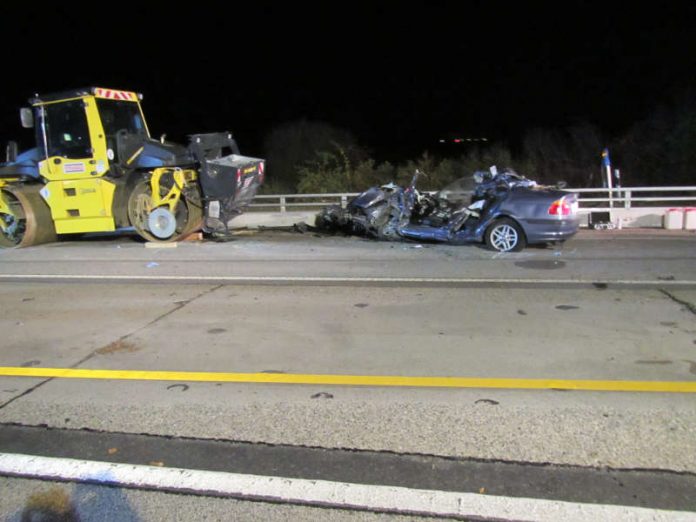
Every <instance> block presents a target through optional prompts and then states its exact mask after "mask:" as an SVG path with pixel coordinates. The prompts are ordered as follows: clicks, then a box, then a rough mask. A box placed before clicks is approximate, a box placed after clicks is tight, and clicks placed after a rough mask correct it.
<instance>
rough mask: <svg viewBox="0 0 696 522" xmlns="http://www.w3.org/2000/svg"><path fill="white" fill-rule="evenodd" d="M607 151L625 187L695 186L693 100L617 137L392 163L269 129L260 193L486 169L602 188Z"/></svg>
mask: <svg viewBox="0 0 696 522" xmlns="http://www.w3.org/2000/svg"><path fill="white" fill-rule="evenodd" d="M605 147H608V148H609V150H610V155H611V159H612V166H613V167H614V168H619V169H620V170H621V178H622V182H623V185H624V186H641V185H644V186H658V185H693V184H694V183H695V182H696V176H694V174H693V172H694V168H695V166H696V100H695V98H694V96H692V95H691V96H690V95H683V96H681V97H680V98H679V99H675V100H674V101H672V102H670V103H665V104H662V105H660V106H659V107H657V108H656V109H655V110H654V111H653V112H652V113H651V114H650V115H649V116H648V117H646V118H644V119H643V120H641V121H638V122H637V123H635V124H634V125H633V126H631V127H630V128H629V129H628V130H626V131H624V132H623V133H622V134H620V135H619V136H617V137H612V138H610V137H607V136H606V135H604V134H603V133H602V132H601V131H600V130H599V129H598V128H597V127H596V126H594V125H592V124H591V123H587V122H582V123H579V124H576V125H573V126H570V127H567V128H562V129H531V130H529V131H527V132H526V133H525V135H524V136H523V138H522V140H521V142H520V144H519V145H518V146H517V147H516V148H515V149H514V150H513V149H512V148H511V147H509V146H508V145H507V144H502V143H490V144H486V145H482V144H480V143H478V144H475V145H469V146H468V148H466V149H465V150H464V151H463V152H462V153H461V154H459V155H456V156H452V155H447V156H445V155H442V154H437V153H432V152H423V153H421V154H420V156H418V157H417V158H410V159H409V158H399V159H398V161H396V162H395V163H390V162H377V161H375V160H374V159H373V158H372V157H371V155H370V153H369V151H368V149H366V148H365V147H364V145H363V144H361V143H359V142H358V140H357V139H356V138H355V136H353V135H352V134H351V133H350V132H349V131H347V130H344V129H339V128H337V127H334V126H332V125H330V124H327V123H322V122H310V121H298V122H291V123H287V124H285V125H282V126H280V127H278V128H276V129H274V130H273V131H272V132H271V133H270V134H269V135H268V136H267V138H266V140H265V154H266V158H267V160H268V178H267V180H268V181H267V184H266V186H265V188H264V192H265V193H269V194H270V193H330V192H357V191H360V190H364V189H365V188H367V187H368V186H370V185H374V184H381V183H386V182H388V181H392V180H395V181H396V182H400V183H403V182H405V181H406V180H408V179H410V176H411V175H412V174H413V171H414V170H415V169H416V168H419V169H420V170H422V171H424V172H426V173H427V175H428V177H427V178H426V179H424V180H423V182H422V185H423V186H422V187H421V188H423V189H437V188H439V187H442V186H443V185H445V184H447V183H449V182H450V181H453V180H455V179H457V178H460V177H462V176H468V175H471V174H472V173H473V172H474V171H476V170H481V169H486V168H488V167H490V166H491V165H496V166H497V167H499V168H503V167H509V168H512V169H514V170H515V171H517V172H518V173H520V174H523V175H525V176H527V177H529V178H531V179H534V180H536V181H538V182H540V183H555V182H557V181H565V182H567V183H568V185H569V186H570V187H577V188H580V187H601V186H602V183H603V177H602V169H601V153H602V150H603V149H604V148H605Z"/></svg>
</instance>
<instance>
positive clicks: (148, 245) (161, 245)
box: [145, 241, 179, 248]
mask: <svg viewBox="0 0 696 522" xmlns="http://www.w3.org/2000/svg"><path fill="white" fill-rule="evenodd" d="M177 246H179V244H178V243H177V242H176V241H171V242H162V243H154V242H147V243H145V248H176V247H177Z"/></svg>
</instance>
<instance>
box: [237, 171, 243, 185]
mask: <svg viewBox="0 0 696 522" xmlns="http://www.w3.org/2000/svg"><path fill="white" fill-rule="evenodd" d="M241 180H242V169H237V185H239V183H240V181H241Z"/></svg>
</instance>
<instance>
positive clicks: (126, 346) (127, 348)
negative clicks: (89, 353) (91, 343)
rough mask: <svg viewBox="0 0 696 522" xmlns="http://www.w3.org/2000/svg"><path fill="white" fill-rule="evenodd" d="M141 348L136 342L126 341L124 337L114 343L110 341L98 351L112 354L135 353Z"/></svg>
mask: <svg viewBox="0 0 696 522" xmlns="http://www.w3.org/2000/svg"><path fill="white" fill-rule="evenodd" d="M139 350H140V348H139V347H137V346H136V345H135V344H133V343H130V342H128V341H124V340H123V339H119V340H117V341H114V342H113V343H109V344H107V345H106V346H103V347H101V348H99V349H98V350H97V351H96V353H98V354H100V355H110V354H112V353H119V352H123V353H133V352H137V351H139Z"/></svg>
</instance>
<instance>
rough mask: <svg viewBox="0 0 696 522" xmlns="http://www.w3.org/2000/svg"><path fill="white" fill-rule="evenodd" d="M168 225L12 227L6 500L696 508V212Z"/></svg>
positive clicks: (203, 510) (7, 277)
mask: <svg viewBox="0 0 696 522" xmlns="http://www.w3.org/2000/svg"><path fill="white" fill-rule="evenodd" d="M151 246H152V245H147V246H145V245H144V244H143V243H140V242H138V241H135V240H133V239H131V238H127V237H120V238H118V237H117V238H113V237H111V238H109V237H107V238H94V239H92V240H84V239H83V240H80V241H65V242H60V243H55V244H51V245H45V246H40V247H35V248H30V249H25V250H9V251H8V250H6V251H0V311H1V312H2V313H1V314H0V331H1V332H2V336H1V337H0V367H1V368H0V475H2V476H1V477H0V488H1V490H2V492H3V493H2V495H0V514H2V517H3V519H8V520H25V519H31V518H27V517H32V516H34V517H37V516H47V515H46V514H47V513H48V514H53V515H56V514H59V515H61V516H64V517H66V518H65V519H68V520H69V519H73V520H102V519H103V520H176V519H179V520H194V519H208V520H231V519H236V520H268V519H274V520H372V519H375V520H378V519H380V520H381V519H385V518H387V519H389V520H407V519H414V518H418V519H421V518H428V517H430V518H438V517H450V518H461V519H465V520H468V519H471V518H476V517H478V518H484V519H485V518H498V519H511V520H523V519H529V520H558V519H562V518H565V519H586V520H590V519H598V518H611V519H627V520H633V519H637V520H641V519H654V520H682V519H683V520H693V519H694V518H695V517H696V496H694V495H693V491H695V490H696V400H695V399H696V395H695V394H694V393H695V392H696V321H695V319H696V316H695V315H694V314H695V313H696V268H695V266H696V264H695V263H694V260H695V259H696V236H695V235H694V234H693V233H688V232H671V231H662V230H653V231H647V230H624V231H581V232H580V233H579V234H578V236H576V237H575V238H574V239H572V240H570V241H568V242H567V243H566V244H565V245H563V246H562V247H548V248H529V249H526V250H525V251H523V252H520V253H510V254H499V253H494V252H491V251H488V250H485V249H483V248H480V247H478V246H448V245H430V244H420V243H406V242H403V243H380V242H374V241H369V240H363V239H356V238H347V237H339V236H335V237H331V236H319V235H316V234H314V233H312V232H308V233H304V234H301V233H297V232H289V231H278V230H276V231H270V230H267V231H260V232H248V233H244V234H240V235H238V236H237V237H236V238H235V239H234V240H233V241H230V242H227V243H214V242H182V243H179V244H178V245H176V246H169V247H164V246H162V247H156V248H151ZM27 459H29V460H27ZM167 473H169V474H170V475H171V474H172V473H175V474H176V475H175V478H172V477H171V476H170V475H167ZM23 517H24V518H23ZM71 517H72V518H71Z"/></svg>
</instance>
